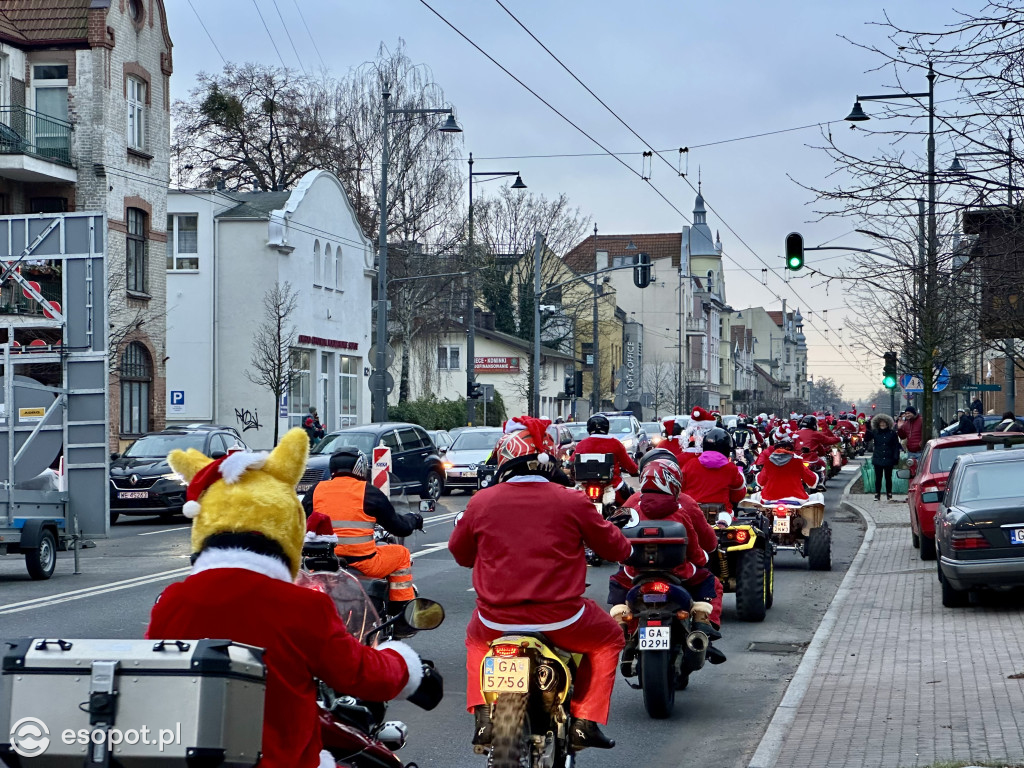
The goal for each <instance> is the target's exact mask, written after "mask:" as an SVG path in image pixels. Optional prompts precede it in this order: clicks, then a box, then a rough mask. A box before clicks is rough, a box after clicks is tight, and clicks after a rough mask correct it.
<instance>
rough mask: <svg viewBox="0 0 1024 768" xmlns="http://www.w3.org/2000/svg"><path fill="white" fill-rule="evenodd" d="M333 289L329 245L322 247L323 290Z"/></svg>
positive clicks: (332, 269)
mask: <svg viewBox="0 0 1024 768" xmlns="http://www.w3.org/2000/svg"><path fill="white" fill-rule="evenodd" d="M333 287H334V263H333V262H332V261H331V244H330V243H327V245H325V246H324V288H333Z"/></svg>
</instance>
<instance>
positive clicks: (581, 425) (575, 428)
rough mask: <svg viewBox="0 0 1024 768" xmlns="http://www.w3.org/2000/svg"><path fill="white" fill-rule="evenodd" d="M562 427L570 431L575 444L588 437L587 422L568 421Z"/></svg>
mask: <svg viewBox="0 0 1024 768" xmlns="http://www.w3.org/2000/svg"><path fill="white" fill-rule="evenodd" d="M562 426H563V427H565V428H566V429H567V430H569V434H570V435H572V441H573V442H574V443H578V442H579V441H580V440H582V439H583V438H585V437H586V436H587V422H585V421H567V422H566V423H565V424H562Z"/></svg>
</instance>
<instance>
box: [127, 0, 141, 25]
mask: <svg viewBox="0 0 1024 768" xmlns="http://www.w3.org/2000/svg"><path fill="white" fill-rule="evenodd" d="M128 18H130V19H131V20H132V22H133V23H134V24H136V25H141V24H142V3H141V1H140V0H128Z"/></svg>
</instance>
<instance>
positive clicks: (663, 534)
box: [622, 520, 686, 570]
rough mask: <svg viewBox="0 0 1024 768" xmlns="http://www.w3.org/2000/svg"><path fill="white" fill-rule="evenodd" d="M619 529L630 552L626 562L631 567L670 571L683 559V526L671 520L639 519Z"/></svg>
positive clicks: (684, 527)
mask: <svg viewBox="0 0 1024 768" xmlns="http://www.w3.org/2000/svg"><path fill="white" fill-rule="evenodd" d="M622 532H623V533H624V534H625V536H626V538H627V539H629V543H630V544H632V545H633V552H632V553H631V554H630V556H629V558H628V559H627V560H626V565H629V566H632V567H633V568H648V569H657V570H672V569H673V568H675V567H676V566H678V565H682V564H683V563H684V562H686V526H685V525H683V524H682V523H677V522H675V521H673V520H641V521H640V523H639V524H638V525H635V526H632V527H629V528H623V529H622Z"/></svg>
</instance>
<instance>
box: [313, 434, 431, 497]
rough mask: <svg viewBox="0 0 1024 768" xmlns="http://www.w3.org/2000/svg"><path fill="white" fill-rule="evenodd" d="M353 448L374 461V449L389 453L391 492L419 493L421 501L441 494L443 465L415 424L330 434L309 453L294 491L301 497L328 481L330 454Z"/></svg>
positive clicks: (427, 436) (426, 436)
mask: <svg viewBox="0 0 1024 768" xmlns="http://www.w3.org/2000/svg"><path fill="white" fill-rule="evenodd" d="M345 446H352V447H354V448H358V449H359V450H360V451H362V452H363V453H364V454H365V455H366V458H367V461H370V462H371V463H372V461H373V449H374V448H376V447H377V446H384V447H386V448H390V449H391V466H392V477H391V491H392V493H394V492H395V491H409V492H412V493H419V494H420V496H422V497H423V498H424V499H435V500H436V499H439V498H441V494H442V493H443V492H444V475H445V473H444V465H443V464H442V463H441V458H440V456H438V455H437V449H436V448H435V447H434V443H433V441H432V440H431V439H430V435H428V434H427V432H426V430H425V429H423V427H421V426H419V425H418V424H406V423H404V422H388V423H384V424H367V425H365V426H362V427H349V428H347V429H342V430H338V431H337V432H331V433H330V434H328V435H326V436H325V437H324V439H323V440H321V441H320V442H319V443H317V444H316V447H314V448H313V450H312V451H310V454H309V459H308V461H307V462H306V471H305V473H304V474H303V475H302V479H301V480H299V484H298V485H297V486H296V487H295V491H296V493H298V494H299V495H300V496H301V495H302V494H304V493H305V492H306V491H308V490H309V489H310V488H312V487H313V485H314V484H315V483H316V482H317V481H319V480H324V479H326V478H328V477H330V471H329V469H328V465H329V464H330V460H331V454H332V453H334V452H335V451H337V450H339V449H341V448H343V447H345Z"/></svg>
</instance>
